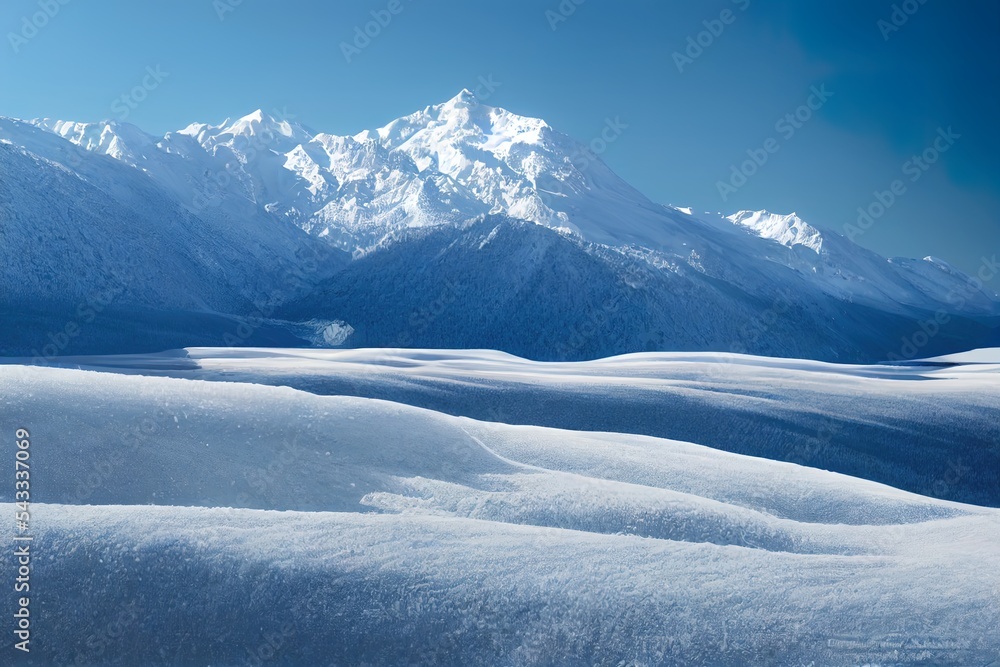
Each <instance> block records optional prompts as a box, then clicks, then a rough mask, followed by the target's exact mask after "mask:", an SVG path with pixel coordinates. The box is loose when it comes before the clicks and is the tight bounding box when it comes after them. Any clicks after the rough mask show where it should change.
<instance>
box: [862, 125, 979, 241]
mask: <svg viewBox="0 0 1000 667" xmlns="http://www.w3.org/2000/svg"><path fill="white" fill-rule="evenodd" d="M961 138H962V135H961V134H958V133H957V132H955V131H954V130H953V129H951V126H950V125H949V126H948V129H945V128H943V127H939V128H938V130H937V136H936V137H935V138H934V141H933V142H931V144H930V145H929V146H928V147H927V148H925V149H924V150H923V151H921V152H920V154H919V155H913V156H911V157H910V159H909V160H907V161H906V162H904V163H903V166H902V167H901V168H900V169H901V171H902V173H903V176H906V177H908V180H909V181H910V183H916V182H917V181H919V180H920V179H921V178H922V177H923V175H924V174H926V173H927V172H928V171H929V170H930V168H931V167H932V166H934V164H936V163H937V161H938V160H940V159H941V156H942V155H943V154H944V153H946V152H947V151H948V150H949V149H950V148H951V147H952V146H954V145H955V142H956V141H958V140H959V139H961ZM907 190H908V186H907V185H906V182H905V181H903V179H901V178H897V179H896V180H894V181H892V182H891V183H890V184H889V187H888V189H886V190H875V191H874V192H873V193H872V197H873V199H872V201H871V202H869V203H868V205H867V206H859V207H858V218H857V220H856V221H855V224H851V223H847V224H845V225H844V236H846V237H847V238H848V239H850V240H851V241H855V242H856V241H857V239H858V237H860V236H863V235H864V234H865V232H867V231H868V230H869V229H871V228H872V227H874V226H875V223H876V222H878V221H879V219H881V218H882V216H884V215H885V214H886V213H887V212H888V211H889V209H890V208H892V207H893V206H894V205H895V204H896V202H898V201H899V200H900V198H902V196H903V195H905V194H906V193H907Z"/></svg>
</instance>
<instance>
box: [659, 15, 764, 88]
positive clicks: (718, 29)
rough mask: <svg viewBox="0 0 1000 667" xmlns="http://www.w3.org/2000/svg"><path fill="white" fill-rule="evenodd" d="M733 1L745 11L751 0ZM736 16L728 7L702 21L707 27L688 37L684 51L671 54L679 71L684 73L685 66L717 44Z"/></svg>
mask: <svg viewBox="0 0 1000 667" xmlns="http://www.w3.org/2000/svg"><path fill="white" fill-rule="evenodd" d="M732 2H733V4H734V5H736V8H737V9H739V10H740V11H741V12H745V11H746V10H747V8H748V7H750V0H732ZM736 17H737V14H736V13H735V12H734V11H733V10H732V9H728V8H726V9H723V10H722V11H721V12H719V16H718V17H717V18H712V19H705V20H704V21H702V22H701V24H702V25H703V26H704V27H705V29H704V30H702V31H701V32H699V33H697V34H695V35H691V36H689V37H688V38H687V45H686V46H685V48H684V52H683V53H682V52H680V51H674V52H673V53H672V54H671V56H670V57H671V58H673V60H674V65H676V66H677V71H678V72H680V73H681V74H683V73H684V68H685V67H687V66H688V65H693V64H694V61H695V60H697V59H698V58H701V57H702V55H704V53H705V51H706V50H707V49H709V48H711V46H712V45H713V44H715V40H717V39H719V38H720V37H722V33H723V32H725V30H726V26H728V25H732V24H733V23H735V22H736Z"/></svg>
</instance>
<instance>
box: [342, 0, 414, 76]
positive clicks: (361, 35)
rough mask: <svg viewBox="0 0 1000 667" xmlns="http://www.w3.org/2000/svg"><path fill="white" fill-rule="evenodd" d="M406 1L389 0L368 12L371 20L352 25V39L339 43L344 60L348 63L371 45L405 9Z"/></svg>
mask: <svg viewBox="0 0 1000 667" xmlns="http://www.w3.org/2000/svg"><path fill="white" fill-rule="evenodd" d="M406 2H412V0H406ZM406 2H404V0H389V2H387V3H386V4H385V7H383V8H382V9H373V10H371V11H370V12H369V14H370V15H371V17H372V18H371V20H370V21H366V22H365V23H364V24H359V25H356V26H354V37H353V39H352V40H351V41H350V42H346V41H344V42H341V43H340V52H341V53H342V54H343V55H344V60H346V61H347V63H348V64H350V63H351V62H353V61H354V59H355V58H357V57H358V56H360V55H361V53H362V52H363V51H364V50H365V49H367V48H368V47H369V46H371V45H372V43H373V42H374V41H375V40H376V39H378V38H379V36H381V35H382V32H383V31H384V30H385V29H386V28H388V27H389V25H390V24H391V23H392V22H393V20H395V18H396V17H397V16H399V15H400V14H402V13H403V10H405V9H406Z"/></svg>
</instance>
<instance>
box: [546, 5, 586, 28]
mask: <svg viewBox="0 0 1000 667" xmlns="http://www.w3.org/2000/svg"><path fill="white" fill-rule="evenodd" d="M586 1H587V0H561V1H560V2H559V4H558V5H556V7H555V8H554V9H546V10H545V20H546V21H548V23H549V28H551V29H552V31H553V32H555V31H556V30H558V29H559V26H560V25H561V24H563V23H565V22H566V21H568V20H569V19H570V17H571V16H573V14H576V10H577V9H578V8H579V7H580V5H582V4H583V3H585V2H586Z"/></svg>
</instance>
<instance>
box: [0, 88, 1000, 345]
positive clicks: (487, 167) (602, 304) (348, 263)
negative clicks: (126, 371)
mask: <svg viewBox="0 0 1000 667" xmlns="http://www.w3.org/2000/svg"><path fill="white" fill-rule="evenodd" d="M0 236H2V241H0V260H2V264H0V312H2V313H3V316H4V318H5V322H7V323H8V326H7V327H5V331H4V334H3V335H2V337H0V355H6V356H29V357H36V358H38V357H40V358H43V359H45V358H50V357H55V356H60V355H67V354H98V353H109V352H139V351H153V350H157V349H166V348H170V347H182V346H190V345H207V346H219V345H225V346H241V345H253V346H279V345H280V346H291V347H294V346H307V345H317V346H346V347H361V346H366V347H428V348H491V349H499V350H503V351H506V352H510V353H513V354H517V355H520V356H525V357H529V358H533V359H541V360H563V359H567V360H575V359H588V358H596V357H603V356H608V355H613V354H621V353H627V352H636V351H649V350H676V351H699V350H700V351H717V352H722V353H725V352H745V353H752V354H762V355H771V356H792V357H805V358H813V359H820V360H829V361H841V362H873V361H881V360H886V359H890V360H899V359H908V358H913V357H916V356H931V355H934V354H944V353H948V352H953V351H958V350H964V349H970V348H974V347H985V346H991V345H997V344H998V343H1000V297H998V296H997V294H995V293H994V292H993V291H992V290H990V289H989V288H988V287H984V285H983V281H981V280H977V279H975V278H973V277H970V276H967V275H965V274H964V273H962V272H961V271H959V270H957V269H955V268H954V267H952V266H950V265H948V264H947V263H946V262H944V261H942V260H938V259H935V258H932V257H928V258H925V259H923V260H912V259H900V258H893V259H886V258H884V257H881V256H879V255H878V254H876V253H873V252H871V251H869V250H866V249H864V248H862V247H861V246H858V245H857V244H855V243H853V242H852V241H850V240H849V239H847V238H846V237H844V236H843V235H841V234H838V233H836V232H834V231H832V230H830V229H826V228H824V227H823V226H822V225H820V224H817V223H814V222H806V221H804V220H802V219H801V218H800V217H799V216H797V215H796V214H794V213H793V214H790V215H778V214H774V213H770V212H768V211H739V212H736V213H734V214H732V215H723V214H719V213H696V212H694V211H692V210H691V209H686V208H676V207H671V206H666V205H662V204H658V203H656V202H653V201H651V200H650V199H648V198H647V197H645V196H644V195H642V194H641V193H640V192H638V191H637V190H636V189H635V188H633V187H631V186H630V185H629V184H628V183H626V182H625V181H624V180H622V179H621V178H619V177H618V176H617V175H616V174H615V173H614V172H613V171H611V169H610V168H608V166H607V165H605V164H604V163H603V162H602V161H601V160H600V158H599V157H598V156H597V155H595V154H594V153H593V152H592V151H591V150H590V149H589V148H588V146H587V145H585V144H584V143H581V142H579V141H577V140H575V139H573V138H571V137H569V136H567V135H565V134H562V133H560V132H558V131H557V130H556V129H554V128H552V127H551V126H550V125H549V124H548V123H546V122H545V121H543V120H540V119H536V118H529V117H525V116H520V115H517V114H514V113H511V112H509V111H506V110H504V109H500V108H497V107H493V106H489V105H487V104H485V103H484V102H483V101H481V100H479V99H477V98H476V96H475V95H473V94H472V93H470V92H469V91H467V90H463V91H462V92H461V93H459V94H458V95H457V96H456V97H454V98H452V99H450V100H448V101H447V102H444V103H442V104H437V105H434V106H429V107H427V108H425V109H423V110H421V111H418V112H416V113H413V114H410V115H408V116H405V117H403V118H399V119H397V120H395V121H392V122H391V123H389V124H387V125H385V126H383V127H380V128H377V129H370V130H364V131H362V132H359V133H358V134H355V135H353V136H335V135H331V134H325V133H321V132H320V133H317V132H315V131H313V130H311V129H309V128H307V127H305V126H303V125H301V124H300V123H298V122H296V121H295V120H294V119H291V118H288V117H286V116H285V115H283V114H280V113H265V112H263V111H259V110H258V111H255V112H254V113H251V114H249V115H247V116H244V117H242V118H239V119H237V120H231V119H227V120H226V121H223V122H222V123H219V124H217V125H210V124H204V123H194V124H191V125H189V126H187V127H185V128H183V129H181V130H178V131H176V132H170V133H167V134H166V135H165V136H163V137H154V136H151V135H149V134H146V133H145V132H143V131H142V130H140V129H139V128H137V127H135V126H132V125H129V124H126V123H121V122H114V121H106V122H97V123H77V122H70V121H58V120H52V119H36V120H30V121H22V120H14V119H8V118H0Z"/></svg>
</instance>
